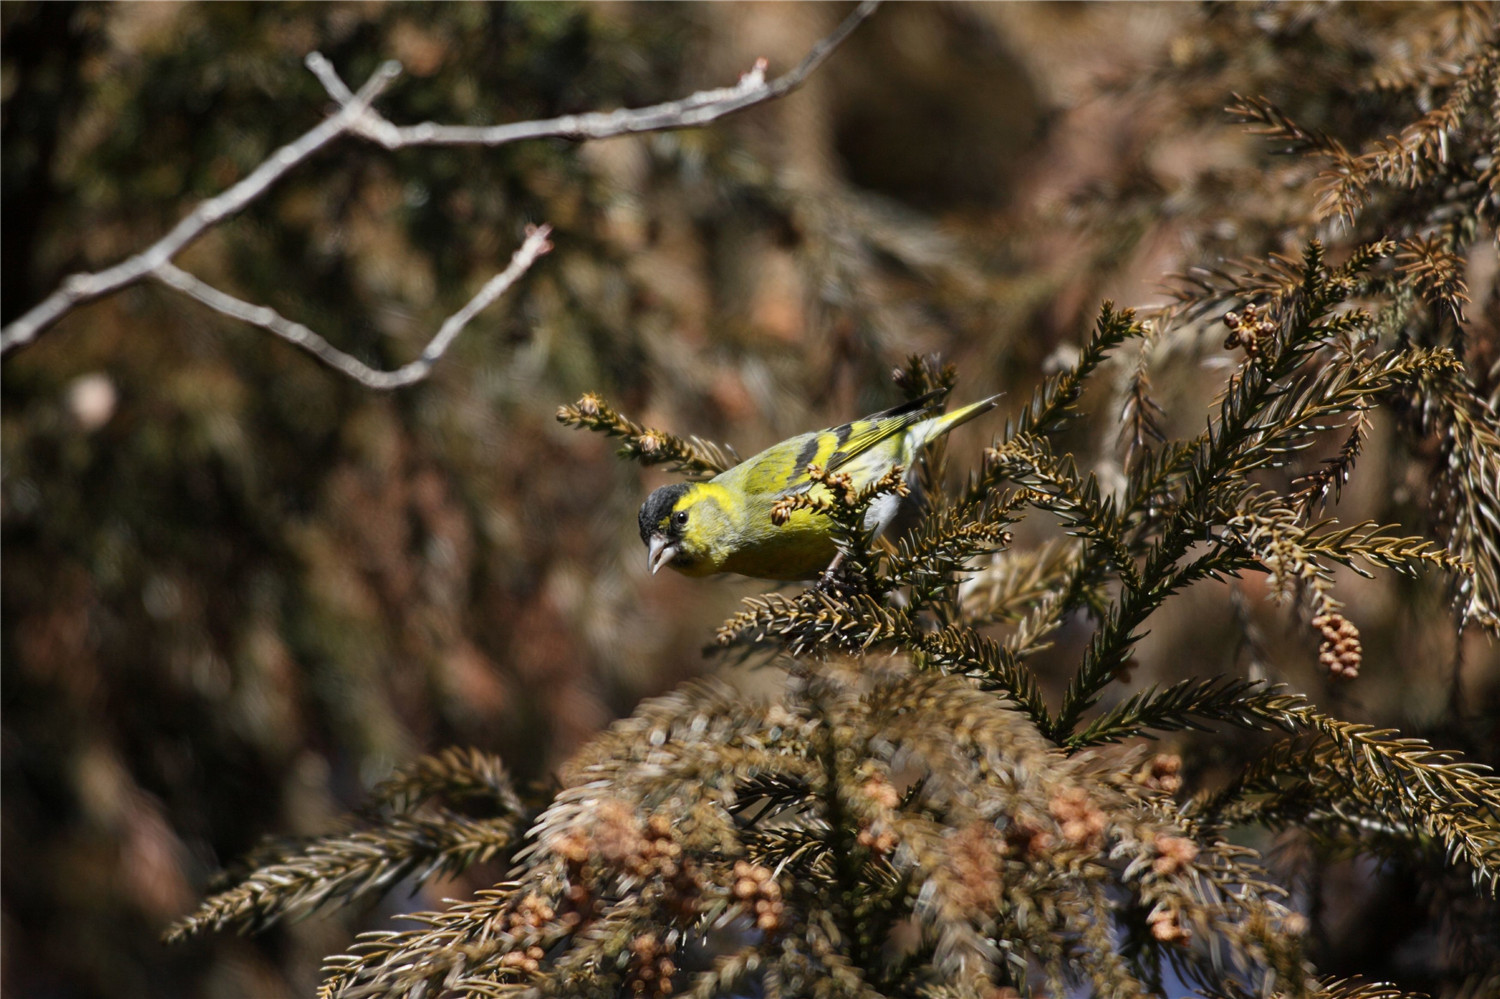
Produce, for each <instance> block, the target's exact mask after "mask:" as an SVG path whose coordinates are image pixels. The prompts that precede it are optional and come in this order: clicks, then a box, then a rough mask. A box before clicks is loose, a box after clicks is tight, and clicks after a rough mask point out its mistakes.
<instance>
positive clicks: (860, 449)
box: [778, 390, 943, 496]
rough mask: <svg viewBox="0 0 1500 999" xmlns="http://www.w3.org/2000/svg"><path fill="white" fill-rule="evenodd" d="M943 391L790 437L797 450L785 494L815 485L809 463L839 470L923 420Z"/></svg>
mask: <svg viewBox="0 0 1500 999" xmlns="http://www.w3.org/2000/svg"><path fill="white" fill-rule="evenodd" d="M942 394H943V392H942V390H938V391H936V392H929V393H927V394H926V395H924V396H921V397H920V398H917V399H913V400H911V401H910V402H904V403H902V404H901V405H899V406H893V407H891V408H890V409H886V410H882V411H881V412H879V413H871V414H870V415H869V416H866V417H864V418H863V419H859V420H853V421H851V422H849V423H845V424H843V425H842V426H838V427H830V428H829V429H827V430H820V431H818V432H817V433H812V434H804V435H803V436H801V437H796V438H793V439H792V440H790V441H787V442H786V443H785V445H783V446H785V447H786V451H787V456H790V455H791V453H792V452H795V453H796V458H795V460H794V461H793V463H792V467H791V469H790V471H789V472H788V473H787V474H786V476H785V477H784V478H783V479H782V483H783V484H782V487H781V489H780V493H781V495H783V496H791V495H793V494H795V493H800V492H804V491H806V490H807V489H808V488H810V487H811V486H812V481H811V480H810V479H808V477H807V469H808V467H809V466H811V465H821V466H822V467H823V469H824V470H825V471H829V472H836V471H838V470H839V468H840V467H841V466H843V465H846V464H848V463H849V462H850V461H851V460H852V459H854V458H857V457H859V456H860V455H862V454H865V453H867V452H868V451H869V450H870V449H871V448H873V447H875V446H876V445H878V444H880V443H881V442H883V441H887V440H890V439H891V438H892V437H894V436H896V435H897V434H902V433H905V432H906V430H907V429H908V428H910V427H912V426H915V425H916V424H918V423H921V422H922V421H923V420H925V419H927V418H928V417H929V416H930V415H931V413H932V408H933V403H934V402H935V401H936V400H937V399H938V397H939V396H941V395H942ZM778 450H779V448H778Z"/></svg>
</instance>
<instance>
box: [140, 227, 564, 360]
mask: <svg viewBox="0 0 1500 999" xmlns="http://www.w3.org/2000/svg"><path fill="white" fill-rule="evenodd" d="M551 231H552V230H551V229H550V228H549V227H548V226H540V227H531V228H530V229H529V230H528V232H527V235H526V241H525V242H524V243H522V244H521V247H520V249H518V250H516V252H515V254H514V255H513V256H512V257H511V258H510V265H509V266H508V267H506V268H505V270H503V271H501V272H500V273H499V274H496V275H495V276H494V277H492V278H490V279H489V281H487V282H485V285H484V287H483V288H481V289H479V293H478V294H477V295H475V296H474V297H473V298H471V299H469V302H468V304H467V305H465V306H464V307H463V308H462V309H459V310H458V311H457V312H455V313H454V314H453V315H451V316H449V317H448V318H447V319H446V320H444V321H443V325H442V326H441V327H439V328H438V331H437V334H436V335H435V336H433V338H432V339H431V340H430V341H428V343H427V346H426V347H425V348H423V350H422V354H421V356H419V357H418V358H417V359H416V360H415V361H411V362H410V363H408V364H404V365H402V366H401V367H399V368H396V369H395V370H394V371H382V370H380V369H378V368H372V367H370V366H369V365H368V364H366V363H364V362H363V361H361V360H360V359H359V358H357V357H354V356H353V355H351V354H347V353H345V352H344V351H342V350H339V349H338V348H337V347H335V346H334V345H333V344H331V343H329V342H328V340H327V339H325V338H324V337H322V336H319V335H318V334H317V333H315V332H313V331H312V330H310V329H308V328H307V327H306V326H304V325H302V324H301V323H299V322H294V321H292V320H290V319H287V318H286V317H285V316H283V315H281V313H279V312H277V311H276V310H275V309H273V308H271V307H270V306H266V305H254V304H252V303H250V302H246V301H244V300H243V299H239V298H235V297H234V296H233V295H230V294H228V293H226V292H223V291H220V290H219V289H218V288H215V287H214V286H213V285H211V284H209V283H208V282H206V281H203V280H201V279H199V278H196V277H194V276H193V275H191V274H189V273H188V272H187V271H185V270H183V269H182V268H180V267H178V266H177V265H176V264H174V263H171V262H170V261H168V262H164V263H162V264H160V265H158V266H157V267H156V268H155V269H154V270H153V271H152V272H151V276H152V277H154V278H156V279H157V280H158V281H160V282H162V283H163V284H165V285H167V286H168V287H171V288H175V289H176V290H177V291H180V292H182V293H183V294H184V295H187V296H188V297H190V298H194V299H197V300H198V301H200V302H202V303H203V304H204V305H206V306H208V307H209V308H210V309H213V310H214V311H215V312H218V313H220V314H221V315H225V316H228V317H229V318H231V319H238V320H239V321H240V322H244V323H249V324H250V325H252V326H259V327H260V328H261V329H263V330H268V331H270V332H272V333H275V334H276V335H277V336H279V337H281V338H282V339H283V340H286V341H288V342H289V343H294V344H296V345H297V346H298V347H301V348H302V349H304V350H306V351H308V352H310V353H312V354H313V355H314V356H315V357H317V358H318V360H320V361H323V362H324V363H325V364H327V365H329V366H330V367H333V368H336V369H337V370H339V371H342V372H343V373H344V374H346V375H348V376H349V377H350V378H353V379H354V380H355V381H357V382H359V383H360V384H362V385H367V386H369V387H370V388H373V389H393V388H400V387H402V386H403V385H410V384H412V383H413V382H418V381H421V380H422V379H423V378H426V377H427V374H428V372H430V371H431V370H432V367H433V365H435V364H436V363H437V362H438V359H439V358H441V357H442V356H443V354H444V353H445V352H446V351H447V350H448V348H449V346H451V345H452V343H453V341H454V340H456V339H457V338H458V334H459V333H460V332H462V331H463V328H464V327H465V326H467V325H468V324H469V321H470V320H471V319H473V318H474V317H475V316H477V315H478V314H479V313H480V312H482V311H483V310H484V309H486V308H488V307H489V306H490V305H491V304H493V303H494V301H495V299H497V298H499V297H500V296H501V295H503V294H505V292H506V291H507V290H508V289H509V288H510V287H511V285H513V284H515V283H516V281H518V280H519V279H520V277H521V275H522V274H525V273H526V272H527V271H528V270H529V269H530V268H531V265H532V264H534V263H536V260H537V258H538V257H540V256H541V255H542V254H544V253H546V252H547V251H548V250H550V249H552V244H551V243H550V242H548V240H547V236H548V234H549V233H550V232H551Z"/></svg>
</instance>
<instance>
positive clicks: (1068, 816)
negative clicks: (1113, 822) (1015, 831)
mask: <svg viewBox="0 0 1500 999" xmlns="http://www.w3.org/2000/svg"><path fill="white" fill-rule="evenodd" d="M1047 809H1048V811H1050V812H1051V813H1052V817H1053V818H1054V819H1056V820H1057V821H1058V824H1059V825H1060V826H1061V827H1062V834H1063V839H1065V840H1067V841H1068V842H1069V843H1070V844H1071V845H1073V846H1075V847H1079V848H1081V849H1085V850H1097V849H1098V848H1099V844H1100V843H1101V842H1102V841H1103V839H1104V830H1105V828H1106V826H1107V825H1108V821H1107V820H1106V819H1105V817H1104V813H1103V812H1102V811H1100V810H1099V807H1098V806H1097V805H1095V804H1094V803H1093V801H1091V800H1090V799H1089V794H1088V792H1087V791H1085V790H1084V789H1083V788H1081V787H1070V788H1067V789H1066V790H1064V791H1062V792H1061V793H1060V794H1058V796H1057V797H1055V798H1053V799H1052V801H1051V802H1049V803H1048V805H1047Z"/></svg>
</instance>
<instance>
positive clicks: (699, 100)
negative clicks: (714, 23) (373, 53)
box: [0, 0, 879, 388]
mask: <svg viewBox="0 0 1500 999" xmlns="http://www.w3.org/2000/svg"><path fill="white" fill-rule="evenodd" d="M878 5H879V0H865V2H864V3H861V4H860V5H859V7H858V8H856V9H855V10H854V12H853V13H851V14H850V15H849V16H848V17H846V18H845V19H844V21H843V22H842V23H841V24H840V25H839V26H838V28H836V29H835V30H834V31H833V33H832V34H830V35H828V36H827V37H826V38H824V39H822V40H821V41H819V42H818V43H817V44H816V45H814V46H813V47H812V49H811V51H809V52H808V54H807V56H806V57H805V58H804V59H803V60H802V61H801V62H800V63H799V64H798V65H797V66H796V67H795V68H794V69H792V70H791V71H790V72H788V73H786V74H784V75H782V76H779V77H777V78H776V79H774V80H771V81H769V82H768V81H767V80H766V78H765V69H766V61H765V60H764V59H760V60H757V61H756V64H755V66H754V68H753V69H751V71H750V72H748V73H746V74H745V75H744V76H742V77H741V78H740V81H739V82H738V83H737V84H735V85H734V86H732V87H722V88H719V89H717V90H705V91H701V92H699V93H695V94H692V95H690V96H688V97H684V98H682V99H681V100H676V101H669V102H667V103H665V104H656V105H652V106H651V107H645V108H636V109H633V110H627V109H621V110H618V111H610V112H594V113H590V114H582V115H566V116H564V117H561V118H552V119H548V120H545V121H528V122H515V123H512V124H507V125H495V126H488V127H472V126H461V125H439V124H435V123H433V122H424V123H422V124H419V125H406V126H398V125H395V124H393V123H391V122H390V121H389V120H388V119H386V118H385V117H384V116H382V115H381V114H380V113H379V112H378V111H376V110H375V109H374V107H373V106H372V104H373V102H374V100H375V98H376V97H378V96H379V95H380V94H381V93H382V92H383V91H384V90H385V88H386V87H387V86H388V85H389V84H390V82H391V81H392V80H394V79H395V78H396V77H397V76H398V75H399V74H400V72H401V65H400V64H399V63H397V62H395V61H389V62H386V63H383V64H382V65H381V66H380V68H379V69H377V70H376V71H375V73H374V75H372V76H371V77H370V78H369V80H367V81H365V84H364V86H362V87H360V88H359V90H358V91H352V90H350V88H349V87H348V86H347V85H346V84H345V83H344V81H343V80H342V79H340V78H339V75H338V73H337V72H335V71H334V68H333V66H332V64H331V63H329V61H328V60H327V59H326V58H325V57H324V56H323V55H322V54H321V53H317V52H314V53H311V54H310V55H308V57H307V68H308V69H309V70H310V71H311V72H312V73H313V75H315V76H316V77H317V78H318V80H319V82H321V83H322V84H323V87H324V88H325V89H326V90H327V91H328V93H329V94H330V95H331V96H332V97H333V99H334V100H335V101H336V102H337V103H338V104H339V109H338V111H337V112H336V113H334V114H333V115H331V116H330V117H328V118H326V119H325V120H324V121H322V122H321V123H320V124H318V125H317V126H316V127H314V128H313V129H311V130H310V131H308V132H306V133H305V134H303V135H302V136H301V137H300V138H298V139H296V140H294V141H293V142H290V143H288V144H287V145H285V146H282V147H281V148H280V149H278V150H277V151H276V152H275V153H273V154H272V155H271V156H270V158H269V159H267V160H266V161H265V162H264V163H262V164H261V165H260V166H258V167H257V168H256V169H255V170H254V171H252V172H251V173H250V175H249V176H247V177H246V178H245V179H244V180H241V181H240V182H239V183H237V184H235V185H234V186H233V187H231V188H229V189H228V190H227V191H225V192H223V193H222V194H220V195H218V196H216V197H214V198H210V199H209V200H208V201H205V202H203V203H202V204H200V205H198V206H197V207H196V208H194V209H193V210H192V211H191V212H189V213H188V215H187V216H186V217H184V218H183V219H182V221H180V222H178V223H177V225H176V226H174V227H173V228H172V231H171V232H169V233H167V235H166V236H164V237H162V238H161V239H160V240H158V241H157V242H156V243H154V244H152V245H151V246H150V247H148V248H147V249H145V250H143V251H142V252H140V253H138V254H136V255H135V256H133V257H130V258H129V259H127V260H124V261H122V262H120V263H118V264H116V265H115V266H113V267H110V268H108V269H106V270H103V271H98V272H96V273H93V274H75V275H73V276H72V277H70V278H68V279H67V280H65V281H64V282H63V283H62V285H61V286H59V287H58V289H57V290H56V291H54V292H53V293H52V294H51V295H49V296H47V298H46V299H44V300H43V301H42V302H40V303H39V304H37V305H36V306H34V307H33V308H32V309H30V310H29V311H28V312H26V313H25V314H24V315H22V316H21V317H20V318H18V319H16V320H15V321H13V322H12V323H10V324H9V325H8V326H6V327H4V328H3V329H0V355H3V354H8V353H10V352H11V351H12V350H14V349H15V348H17V347H21V346H24V345H25V344H27V343H30V342H31V341H33V340H35V339H36V337H37V336H38V335H39V334H40V333H42V332H43V331H44V330H46V329H47V328H48V327H49V326H51V325H52V324H53V323H55V322H57V320H58V319H60V318H62V316H64V315H66V314H67V313H68V311H69V310H71V309H72V308H73V307H74V306H76V305H79V304H80V303H83V302H87V301H90V300H92V299H95V298H99V297H101V296H103V295H107V294H109V293H111V292H114V291H118V290H119V289H121V288H123V287H125V286H126V285H129V284H133V283H134V282H136V281H139V280H141V279H142V278H145V277H148V276H149V277H154V278H156V279H157V280H159V281H161V282H162V283H163V284H165V285H167V286H168V287H171V288H173V289H175V290H177V291H180V292H182V293H183V294H185V295H188V296H190V297H192V298H195V299H197V300H198V301H200V302H202V303H203V304H205V305H207V306H209V307H210V308H212V309H214V310H216V311H218V312H220V313H222V314H224V315H226V316H229V317H231V318H234V319H239V320H242V321H243V322H247V323H250V324H252V325H255V326H259V327H261V328H262V329H265V330H268V331H270V332H272V333H275V334H276V335H277V336H280V337H282V338H284V339H286V340H288V341H289V342H291V343H294V344H296V345H298V346H300V347H302V348H304V349H306V350H308V351H310V352H311V353H312V354H314V355H315V356H316V357H318V358H319V359H321V360H323V361H325V362H326V363H328V364H330V365H332V366H333V367H334V368H336V369H338V370H339V371H342V372H343V373H345V374H347V375H349V376H350V377H351V378H354V379H356V380H358V381H359V382H361V383H363V384H365V385H369V386H371V387H372V388H395V387H398V386H402V385H409V384H411V383H412V382H415V381H420V380H421V379H422V378H424V377H426V376H427V373H428V372H429V371H430V370H431V369H432V365H433V364H434V363H435V362H436V361H437V359H438V358H439V357H441V356H442V355H443V352H444V351H446V350H447V349H448V347H449V345H450V344H451V343H452V342H453V340H454V338H455V337H457V335H458V334H459V332H460V331H461V330H462V329H463V328H464V326H465V325H466V324H467V323H468V322H469V320H471V319H472V318H473V317H474V316H475V315H476V314H477V313H478V312H479V311H480V310H482V309H484V308H485V307H486V306H488V305H490V304H491V303H492V302H494V300H495V299H496V298H498V297H499V296H500V295H501V294H503V293H504V292H505V290H506V289H508V288H509V287H511V285H512V284H514V283H515V281H516V280H517V279H518V278H520V276H521V275H522V274H524V273H525V272H526V270H527V268H529V267H530V266H531V265H532V264H533V263H534V262H535V261H536V259H537V258H538V257H540V256H541V255H542V254H543V253H546V252H547V250H548V249H550V248H551V244H550V243H548V241H547V233H548V229H547V227H545V226H543V227H541V228H538V229H533V230H531V231H530V232H529V234H528V236H527V239H526V242H525V243H523V244H522V246H521V247H520V249H518V250H517V251H516V253H515V255H514V256H513V257H512V258H511V262H510V266H508V267H507V268H506V269H505V270H504V271H503V272H502V273H500V274H498V275H496V276H495V277H494V278H492V279H491V280H490V281H489V282H488V283H487V284H485V286H484V288H482V289H481V290H480V292H479V293H478V294H477V295H475V296H474V298H473V299H471V300H470V301H469V303H468V304H467V305H466V306H464V308H463V309H461V310H459V311H458V312H456V313H454V314H453V315H452V316H450V317H449V318H448V319H447V320H446V321H444V323H443V325H442V327H441V328H440V329H439V330H438V333H437V335H436V336H435V337H433V339H432V341H431V342H430V343H429V344H428V345H427V347H426V349H425V350H423V352H422V355H421V357H419V358H418V359H417V360H415V361H412V362H411V363H409V364H406V365H403V366H402V367H400V368H397V369H395V370H393V371H380V370H377V369H374V368H371V367H369V366H368V365H366V364H364V363H363V362H362V361H359V360H358V359H356V358H354V357H352V356H351V355H349V354H346V353H344V352H343V351H341V350H339V349H338V348H336V347H334V346H333V345H332V344H330V343H329V342H328V341H327V340H326V339H324V338H323V337H322V336H320V335H318V334H317V333H314V332H313V331H312V330H310V329H308V328H307V327H306V326H303V325H302V324H300V323H297V322H293V321H292V320H289V319H286V318H285V317H283V316H281V315H280V314H279V313H277V312H276V311H275V310H274V309H271V308H269V307H267V306H259V305H253V304H251V303H249V302H245V301H242V300H241V299H238V298H235V297H234V296H232V295H229V294H227V293H226V292H223V291H220V290H219V289H218V288H215V287H213V286H212V285H209V284H208V283H206V282H204V281H202V280H201V279H199V278H196V277H194V276H193V275H191V274H189V273H187V272H186V271H184V270H182V269H181V268H179V267H177V266H176V265H175V264H174V263H172V260H173V258H174V257H176V256H177V254H179V253H181V252H182V251H183V250H184V249H185V248H187V247H188V246H189V245H190V244H191V243H192V242H193V241H194V240H196V239H197V238H198V237H199V236H201V235H202V234H203V233H204V232H205V231H206V230H208V229H209V228H210V227H212V226H214V225H217V224H218V223H220V222H222V221H223V220H224V219H226V218H228V217H229V216H231V215H234V214H235V213H237V212H239V211H241V210H242V209H243V208H244V207H245V206H246V205H248V204H249V203H250V202H252V201H254V200H255V199H256V198H258V197H260V196H261V195H262V194H263V193H265V191H266V190H267V189H269V188H270V186H271V185H272V184H274V183H275V182H276V181H278V180H280V179H281V177H282V176H283V175H285V174H286V173H287V172H289V171H290V170H291V169H292V168H293V167H295V166H297V165H298V164H299V163H301V162H302V161H303V160H305V159H307V158H308V157H309V156H311V155H312V154H313V153H315V152H317V151H318V150H319V149H322V148H323V147H324V146H326V145H328V144H329V143H330V142H332V141H333V140H334V139H336V138H338V137H339V136H341V135H344V134H346V133H350V134H354V135H358V136H360V137H362V138H365V139H369V140H370V141H373V142H377V143H379V144H380V145H382V146H384V147H385V148H387V149H396V148H400V147H403V146H434V145H482V146H498V145H503V144H505V143H509V142H519V141H521V140H523V139H538V138H546V137H553V138H567V139H575V140H583V139H600V138H606V137H608V136H614V135H626V134H630V133H638V132H655V131H663V130H667V129H674V128H693V127H697V126H701V125H706V124H708V123H710V122H713V121H717V120H718V119H719V118H722V117H724V116H726V115H730V114H734V113H735V112H737V111H743V110H744V109H746V108H748V107H753V106H754V105H756V104H761V103H764V102H766V101H770V100H774V99H775V98H777V97H781V96H782V95H784V94H787V93H789V92H791V91H792V90H794V89H795V88H797V87H798V86H800V85H801V84H802V83H803V81H804V80H806V79H807V77H808V76H809V75H811V74H812V72H813V71H814V70H815V69H817V67H818V66H819V65H820V64H821V63H822V62H823V60H824V59H826V58H827V57H828V55H829V54H830V53H831V52H832V51H833V50H834V49H835V48H837V47H838V46H839V45H840V44H841V43H842V42H843V41H844V39H846V38H847V37H848V36H849V35H850V33H851V32H853V31H854V29H855V28H856V27H858V26H859V24H860V23H861V22H862V21H864V20H865V18H867V17H869V16H870V14H871V13H872V12H873V11H874V9H875V8H876V7H877V6H878Z"/></svg>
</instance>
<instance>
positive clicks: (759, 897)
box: [730, 860, 784, 933]
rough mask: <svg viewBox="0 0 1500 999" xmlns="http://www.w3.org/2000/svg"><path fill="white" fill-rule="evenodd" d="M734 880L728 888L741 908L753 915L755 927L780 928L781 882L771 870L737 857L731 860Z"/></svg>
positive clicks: (767, 930) (781, 910)
mask: <svg viewBox="0 0 1500 999" xmlns="http://www.w3.org/2000/svg"><path fill="white" fill-rule="evenodd" d="M734 879H735V880H734V885H733V887H732V888H731V889H730V890H731V892H732V893H733V895H734V897H735V898H737V899H739V901H740V903H741V904H742V905H743V906H744V907H745V911H746V912H747V913H748V914H750V915H753V916H754V917H755V925H756V927H757V928H758V929H760V930H762V931H763V932H766V933H770V932H774V931H775V930H777V929H780V927H781V916H782V912H783V910H784V906H783V905H782V902H781V885H780V884H779V883H778V882H777V881H776V877H775V875H773V874H772V873H771V869H770V868H768V867H762V866H761V865H759V864H751V863H747V862H746V861H743V860H737V861H735V862H734Z"/></svg>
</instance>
